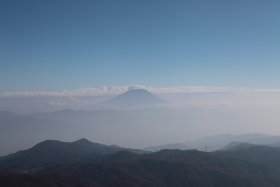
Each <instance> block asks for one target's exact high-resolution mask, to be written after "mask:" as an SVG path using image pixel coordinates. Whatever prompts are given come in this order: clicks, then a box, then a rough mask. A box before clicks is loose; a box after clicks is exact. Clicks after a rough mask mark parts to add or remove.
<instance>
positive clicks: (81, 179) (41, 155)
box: [0, 139, 280, 187]
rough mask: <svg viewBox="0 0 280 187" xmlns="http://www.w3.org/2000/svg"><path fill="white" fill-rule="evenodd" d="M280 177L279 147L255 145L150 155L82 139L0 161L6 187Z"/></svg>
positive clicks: (246, 182)
mask: <svg viewBox="0 0 280 187" xmlns="http://www.w3.org/2000/svg"><path fill="white" fill-rule="evenodd" d="M234 145H235V144H234ZM234 145H232V146H234ZM279 175H280V148H278V147H269V146H259V145H252V146H240V147H236V148H235V149H229V150H227V151H225V150H222V151H216V152H201V151H197V150H168V149H166V150H161V151H158V152H153V153H151V152H145V151H141V150H135V149H128V148H122V147H118V146H108V145H103V144H99V143H93V142H90V141H88V140H86V139H80V140H77V141H74V142H61V141H55V140H47V141H44V142H41V143H39V144H37V145H35V146H34V147H32V148H30V149H28V150H24V151H19V152H17V153H14V154H10V155H7V156H4V157H1V158H0V186H5V187H9V186H22V187H30V186H31V187H32V186H46V187H70V186H80V187H116V186H119V187H131V186H135V187H186V186H188V187H213V186H221V187H222V186H227V187H237V186H238V187H264V186H265V187H266V186H267V187H277V186H279V185H280V179H279V177H278V176H279Z"/></svg>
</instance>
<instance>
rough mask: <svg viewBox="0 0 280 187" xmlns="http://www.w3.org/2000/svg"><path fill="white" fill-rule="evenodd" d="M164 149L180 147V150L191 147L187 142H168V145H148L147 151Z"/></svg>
mask: <svg viewBox="0 0 280 187" xmlns="http://www.w3.org/2000/svg"><path fill="white" fill-rule="evenodd" d="M163 149H180V150H186V149H189V147H188V146H187V145H186V144H182V143H174V144H166V145H159V146H150V147H146V148H145V150H146V151H153V152H154V151H160V150H163Z"/></svg>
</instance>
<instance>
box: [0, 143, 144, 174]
mask: <svg viewBox="0 0 280 187" xmlns="http://www.w3.org/2000/svg"><path fill="white" fill-rule="evenodd" d="M121 150H127V151H131V152H136V153H143V152H144V151H141V150H135V149H128V148H122V147H118V146H108V145H103V144H99V143H93V142H90V141H89V140H87V139H84V138H83V139H80V140H77V141H74V142H61V141H56V140H46V141H44V142H41V143H39V144H37V145H35V146H34V147H32V148H30V149H28V150H24V151H19V152H17V153H14V154H11V155H8V156H5V157H1V158H0V166H3V167H9V168H18V169H25V170H26V169H27V170H30V169H31V170H34V169H35V170H36V169H41V168H45V167H49V166H54V165H57V164H62V163H71V162H78V161H86V160H88V159H92V158H93V157H97V156H100V155H105V154H112V153H116V152H118V151H121Z"/></svg>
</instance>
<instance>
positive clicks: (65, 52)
mask: <svg viewBox="0 0 280 187" xmlns="http://www.w3.org/2000/svg"><path fill="white" fill-rule="evenodd" d="M279 10H280V2H279V1H273V0H266V1H264V0H246V1H244V0H234V1H232V0H211V1H209V0H189V1H183V0H169V1H167V0H118V1H115V0H110V1H109V0H79V1H78V0H76V1H73V0H61V1H57V0H48V1H37V0H25V1H22V0H2V1H1V2H0V22H1V29H0V92H7V91H21V90H29V91H36V90H61V89H75V88H83V87H94V86H101V85H134V84H143V85H148V86H235V87H274V88H278V87H279V81H280V74H279V72H280V62H279V60H280V53H279V52H280V45H279V44H280V35H279V33H280V21H279V20H280V11H279Z"/></svg>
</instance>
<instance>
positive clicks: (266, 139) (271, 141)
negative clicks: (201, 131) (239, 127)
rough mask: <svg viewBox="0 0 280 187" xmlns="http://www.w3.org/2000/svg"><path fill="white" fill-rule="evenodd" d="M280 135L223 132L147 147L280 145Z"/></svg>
mask: <svg viewBox="0 0 280 187" xmlns="http://www.w3.org/2000/svg"><path fill="white" fill-rule="evenodd" d="M279 142H280V136H272V135H267V134H242V135H232V134H222V135H217V136H208V137H203V138H198V139H196V140H193V141H190V142H186V143H174V144H167V145H158V146H150V147H147V148H145V150H149V151H159V150H163V149H180V150H187V149H195V150H200V151H209V152H212V151H217V150H220V149H225V150H227V149H231V148H235V147H237V146H246V145H247V146H249V145H265V146H269V147H280V143H279Z"/></svg>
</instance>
